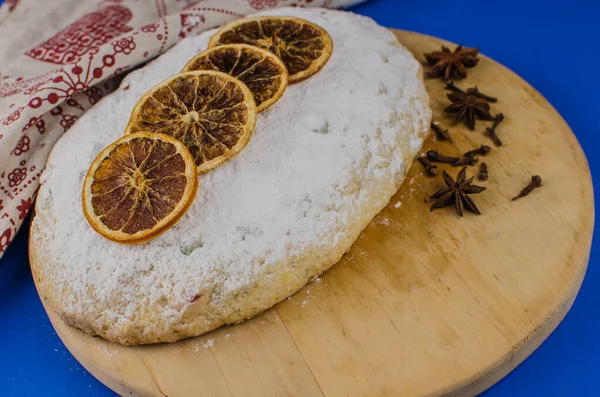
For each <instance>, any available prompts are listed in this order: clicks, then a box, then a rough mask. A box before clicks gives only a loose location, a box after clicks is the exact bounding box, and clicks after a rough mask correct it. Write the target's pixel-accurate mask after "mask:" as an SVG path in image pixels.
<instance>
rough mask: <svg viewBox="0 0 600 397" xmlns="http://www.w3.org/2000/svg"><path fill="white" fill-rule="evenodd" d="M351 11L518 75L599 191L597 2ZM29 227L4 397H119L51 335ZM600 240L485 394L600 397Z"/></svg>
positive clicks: (14, 255)
mask: <svg viewBox="0 0 600 397" xmlns="http://www.w3.org/2000/svg"><path fill="white" fill-rule="evenodd" d="M0 3H2V0H0ZM494 3H497V4H494ZM352 10H353V11H355V12H358V13H360V14H364V15H368V16H370V17H372V18H374V19H375V20H376V21H377V22H379V23H380V24H382V25H384V26H389V27H395V28H400V29H406V30H413V31H416V32H422V33H427V34H429V35H433V36H437V37H441V38H444V39H447V40H450V41H453V42H456V43H462V44H464V45H466V46H473V47H474V46H479V47H481V48H482V51H483V52H484V53H485V54H486V55H488V56H490V57H492V58H494V59H495V60H497V61H499V62H500V63H502V64H504V65H506V66H508V67H509V68H511V69H512V70H514V71H515V72H516V73H517V74H519V75H521V76H522V77H523V78H524V79H525V80H527V81H528V82H529V83H530V84H531V85H533V86H534V87H535V88H536V89H537V90H538V91H540V92H541V93H542V95H544V96H545V97H546V98H547V99H548V100H549V101H550V102H551V103H552V104H553V105H554V106H555V107H556V109H558V111H559V112H560V113H561V114H562V115H563V117H564V118H565V119H566V120H567V122H568V123H569V125H570V126H571V128H572V129H573V131H574V132H575V135H576V136H577V138H578V139H579V142H580V143H581V145H582V146H583V148H584V150H585V152H586V154H587V156H588V160H589V164H590V168H591V170H592V175H593V176H594V177H595V179H594V180H595V185H596V186H597V187H598V186H600V179H598V178H600V159H599V158H598V157H596V156H595V154H596V153H597V152H598V144H599V143H600V138H599V136H598V134H600V128H598V124H597V123H598V120H597V117H596V115H597V114H598V113H599V112H600V100H599V99H598V98H599V97H600V76H599V75H600V72H599V71H598V70H599V69H600V44H599V43H600V33H598V27H599V25H598V18H599V16H600V2H597V1H593V0H590V1H580V0H571V1H567V2H564V1H562V2H559V1H553V0H535V1H534V0H530V1H515V0H503V1H498V2H493V1H485V0H477V1H475V0H472V1H461V0H454V1H448V0H443V1H442V0H370V1H368V2H367V3H365V4H362V5H359V6H356V7H353V9H352ZM28 229H29V228H28V224H27V225H25V226H24V227H23V228H22V230H21V231H20V232H19V234H18V235H17V237H16V240H15V241H14V243H13V244H12V246H11V247H10V248H9V249H8V252H7V253H6V255H5V256H4V257H3V258H2V260H0V388H1V390H0V395H2V396H82V395H90V396H114V393H112V392H111V391H109V390H108V389H107V388H106V387H104V386H103V385H102V384H101V383H100V382H98V381H97V380H95V378H94V377H92V376H91V375H90V374H89V373H87V371H86V370H85V369H83V368H82V367H81V366H80V365H79V364H78V363H77V361H76V360H75V359H74V358H73V357H72V356H71V354H70V353H69V352H68V351H67V350H66V348H65V347H64V346H63V344H62V343H61V341H60V340H59V338H58V337H57V336H56V334H55V333H54V331H53V328H52V326H51V325H50V322H49V321H48V318H47V316H46V314H45V312H44V309H43V308H42V305H41V303H40V300H39V298H38V295H37V293H36V291H35V288H34V285H33V281H32V278H31V273H30V270H29V264H28V259H27V234H28ZM598 243H599V242H598V233H596V235H595V237H594V243H593V249H592V255H591V259H590V263H589V268H588V273H587V276H586V278H585V280H584V282H583V287H582V289H581V292H580V294H579V296H578V298H577V300H576V301H575V304H574V306H573V308H572V310H571V311H570V313H569V314H568V315H567V317H566V319H565V320H564V322H563V323H562V324H561V325H560V326H559V327H558V329H557V330H556V331H555V332H554V333H553V334H552V335H551V336H550V337H549V338H548V340H547V341H546V342H545V343H544V344H543V345H542V346H541V347H540V348H539V349H538V350H537V351H536V352H535V353H534V354H533V355H532V356H531V357H530V358H529V359H527V360H526V361H525V362H524V363H523V364H522V365H520V366H519V367H518V368H517V369H516V370H514V371H513V372H512V373H511V374H510V375H508V376H507V377H506V378H505V379H503V380H502V381H501V382H500V383H498V384H497V385H495V386H494V387H492V388H491V389H490V390H488V391H487V392H485V393H484V396H485V397H500V396H503V397H505V396H546V397H553V396H561V397H562V396H582V397H585V396H599V395H600V316H599V308H600V293H598V291H600V267H599V265H600V252H599V249H598V246H599V245H598Z"/></svg>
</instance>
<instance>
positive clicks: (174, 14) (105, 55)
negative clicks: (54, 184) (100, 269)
mask: <svg viewBox="0 0 600 397" xmlns="http://www.w3.org/2000/svg"><path fill="white" fill-rule="evenodd" d="M359 1H360V0H295V1H289V0H201V1H198V0H100V1H93V0H60V1H58V0H57V1H53V2H52V4H51V5H50V4H49V3H48V2H47V1H41V0H5V2H4V3H3V4H2V6H0V257H2V255H3V253H4V252H5V250H6V248H7V247H8V245H9V244H10V242H11V240H12V239H13V238H14V236H15V234H16V233H17V231H18V229H19V227H20V226H21V224H22V223H23V220H24V219H25V218H26V217H27V214H28V213H29V210H30V209H31V208H32V206H33V201H34V199H35V192H36V191H37V188H38V186H39V177H40V174H41V172H42V171H43V169H44V166H45V164H46V159H47V158H48V154H49V153H50V150H51V149H52V147H53V145H54V143H55V142H56V141H57V140H58V139H59V138H60V136H61V135H62V134H63V133H64V132H65V131H66V130H68V129H69V128H70V127H71V126H72V125H73V123H75V122H76V121H77V119H78V118H79V117H81V115H82V114H83V113H84V112H85V111H86V110H87V109H89V108H90V107H91V106H93V105H94V104H95V103H96V102H98V101H99V100H100V99H101V98H102V97H103V96H105V95H106V94H108V93H110V92H112V91H113V90H114V89H116V87H117V84H118V81H119V80H120V77H119V76H121V75H122V74H124V73H125V72H127V71H128V70H129V69H131V68H132V67H134V66H136V65H139V64H141V63H143V62H145V61H148V60H150V59H152V58H153V57H155V56H157V55H159V54H161V53H163V52H165V51H166V50H168V49H169V48H170V47H171V46H173V45H174V44H175V43H176V42H177V41H179V40H181V39H183V38H185V37H186V36H189V35H196V34H198V33H199V32H202V31H204V30H207V29H210V28H214V27H216V26H219V25H221V24H223V23H224V22H227V21H229V20H232V19H235V18H239V17H242V16H244V15H247V14H251V13H253V12H256V11H258V10H262V9H266V8H271V7H282V6H291V5H295V6H315V7H330V8H337V7H342V6H347V5H350V4H353V3H358V2H359Z"/></svg>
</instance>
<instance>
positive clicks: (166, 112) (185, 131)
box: [125, 70, 256, 173]
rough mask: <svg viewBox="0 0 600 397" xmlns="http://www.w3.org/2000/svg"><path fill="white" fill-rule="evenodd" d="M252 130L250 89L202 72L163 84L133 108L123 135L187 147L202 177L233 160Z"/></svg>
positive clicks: (219, 74)
mask: <svg viewBox="0 0 600 397" xmlns="http://www.w3.org/2000/svg"><path fill="white" fill-rule="evenodd" d="M255 125H256V104H255V102H254V97H253V95H252V92H251V91H250V89H249V88H248V87H247V86H246V85H245V84H244V83H243V82H242V81H241V80H239V79H236V78H234V77H231V76H229V75H227V74H225V73H222V72H217V71H212V70H202V71H195V72H186V73H179V74H176V75H174V76H171V77H169V78H168V79H166V80H164V81H163V82H161V83H160V84H158V85H157V86H155V87H154V88H152V89H151V90H150V91H148V92H147V93H146V94H144V96H143V97H142V98H141V99H140V100H139V102H138V103H137V104H136V105H135V107H134V108H133V111H132V113H131V118H130V119H129V123H128V124H127V127H126V128H125V134H129V133H135V132H138V131H148V132H155V133H161V134H167V135H170V136H172V137H174V138H176V139H178V140H180V141H181V142H183V144H184V145H185V146H186V147H187V148H188V150H189V151H190V153H191V154H192V157H193V158H194V161H195V162H196V165H197V166H198V172H200V173H205V172H208V171H210V170H211V169H213V168H216V167H218V166H219V165H221V164H223V163H224V162H226V161H227V160H229V159H231V158H232V157H234V156H235V155H237V154H238V153H239V152H240V151H241V150H242V149H243V148H244V147H245V146H246V145H247V144H248V141H249V140H250V137H251V136H252V132H253V131H254V127H255Z"/></svg>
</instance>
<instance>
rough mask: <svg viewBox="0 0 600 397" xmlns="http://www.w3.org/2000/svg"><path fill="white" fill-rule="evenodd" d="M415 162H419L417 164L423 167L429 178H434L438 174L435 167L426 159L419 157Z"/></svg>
mask: <svg viewBox="0 0 600 397" xmlns="http://www.w3.org/2000/svg"><path fill="white" fill-rule="evenodd" d="M417 160H419V162H420V163H421V164H423V167H425V171H427V174H429V175H431V176H436V175H437V174H438V171H437V166H435V165H433V164H431V163H430V162H429V160H427V157H425V156H419V157H417Z"/></svg>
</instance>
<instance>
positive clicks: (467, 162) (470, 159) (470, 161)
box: [452, 156, 479, 167]
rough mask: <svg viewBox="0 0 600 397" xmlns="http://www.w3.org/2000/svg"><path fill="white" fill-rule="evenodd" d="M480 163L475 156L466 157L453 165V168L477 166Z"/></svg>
mask: <svg viewBox="0 0 600 397" xmlns="http://www.w3.org/2000/svg"><path fill="white" fill-rule="evenodd" d="M478 161H479V158H477V157H475V156H465V157H463V158H462V159H460V160H459V161H457V162H456V163H454V164H452V166H453V167H462V166H465V165H475V164H477V162H478Z"/></svg>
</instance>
